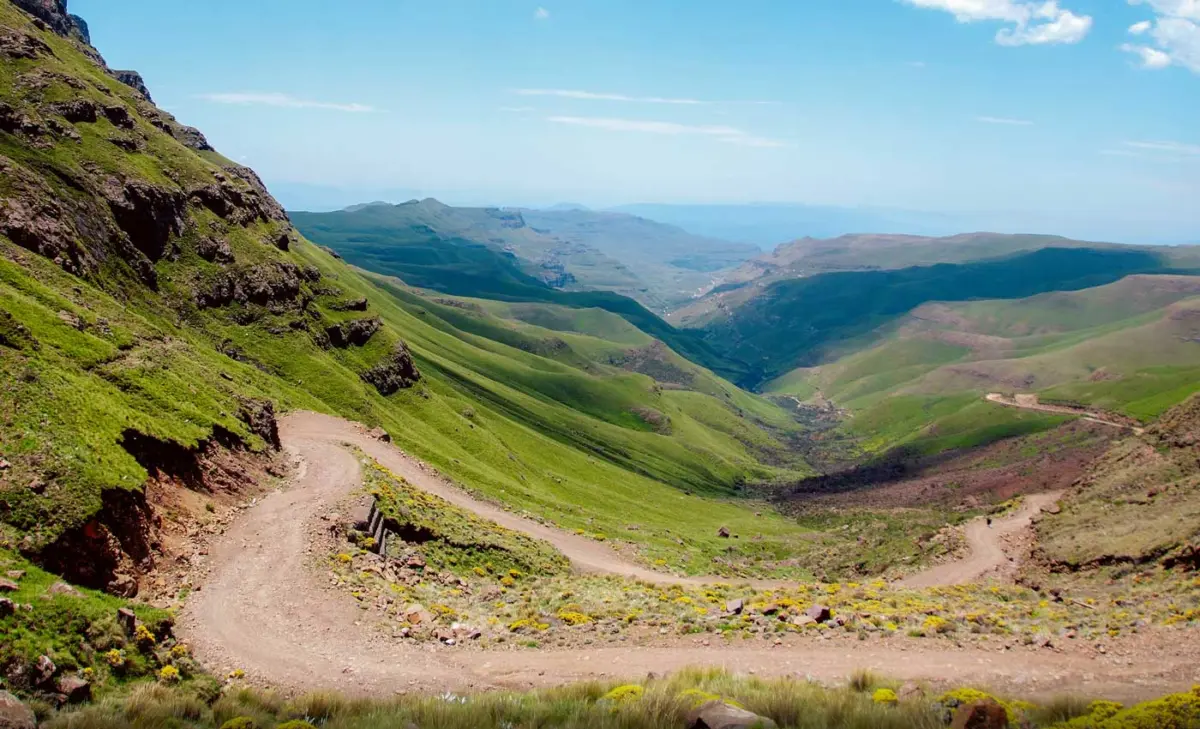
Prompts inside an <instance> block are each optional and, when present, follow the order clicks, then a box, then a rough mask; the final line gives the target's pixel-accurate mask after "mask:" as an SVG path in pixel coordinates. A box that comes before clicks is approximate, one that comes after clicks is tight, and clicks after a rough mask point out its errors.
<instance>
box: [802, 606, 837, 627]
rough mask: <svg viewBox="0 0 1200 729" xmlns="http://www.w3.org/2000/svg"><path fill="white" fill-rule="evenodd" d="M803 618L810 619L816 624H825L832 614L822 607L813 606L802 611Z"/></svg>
mask: <svg viewBox="0 0 1200 729" xmlns="http://www.w3.org/2000/svg"><path fill="white" fill-rule="evenodd" d="M804 615H805V617H808V618H812V620H813V621H814V622H817V623H827V622H829V618H830V617H832V615H833V613H832V612H831V611H830V610H829V608H828V607H826V606H824V605H813V606H812V607H810V608H809V609H807V610H805V611H804Z"/></svg>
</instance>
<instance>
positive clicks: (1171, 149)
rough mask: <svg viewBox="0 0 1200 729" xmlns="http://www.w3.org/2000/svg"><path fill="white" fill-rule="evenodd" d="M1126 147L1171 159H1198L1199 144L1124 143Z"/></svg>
mask: <svg viewBox="0 0 1200 729" xmlns="http://www.w3.org/2000/svg"><path fill="white" fill-rule="evenodd" d="M1125 146H1126V147H1132V148H1133V149H1141V150H1145V151H1147V152H1156V153H1158V154H1164V155H1169V156H1172V157H1200V144H1186V143H1184V142H1164V141H1154V142H1138V141H1132V142H1125Z"/></svg>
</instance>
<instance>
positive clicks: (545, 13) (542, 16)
mask: <svg viewBox="0 0 1200 729" xmlns="http://www.w3.org/2000/svg"><path fill="white" fill-rule="evenodd" d="M533 17H534V18H535V19H537V20H549V19H550V11H549V10H547V9H545V8H538V9H537V10H534V11H533Z"/></svg>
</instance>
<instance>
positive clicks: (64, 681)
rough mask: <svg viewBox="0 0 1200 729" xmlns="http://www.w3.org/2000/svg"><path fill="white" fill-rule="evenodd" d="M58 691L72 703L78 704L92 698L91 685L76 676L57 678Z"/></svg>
mask: <svg viewBox="0 0 1200 729" xmlns="http://www.w3.org/2000/svg"><path fill="white" fill-rule="evenodd" d="M58 692H59V693H60V694H62V695H63V696H66V697H67V701H68V702H69V703H72V704H80V703H83V702H84V701H89V700H90V699H91V698H92V685H91V684H90V683H88V682H87V681H85V680H83V679H82V678H80V677H78V676H63V677H62V678H60V679H58Z"/></svg>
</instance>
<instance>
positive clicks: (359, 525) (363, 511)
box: [350, 501, 371, 532]
mask: <svg viewBox="0 0 1200 729" xmlns="http://www.w3.org/2000/svg"><path fill="white" fill-rule="evenodd" d="M370 522H371V502H369V501H367V502H364V503H361V504H359V505H358V506H356V507H354V510H353V511H351V512H350V526H351V527H352V528H354V529H357V530H358V531H360V532H365V531H366V530H367V529H368V528H370Z"/></svg>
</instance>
